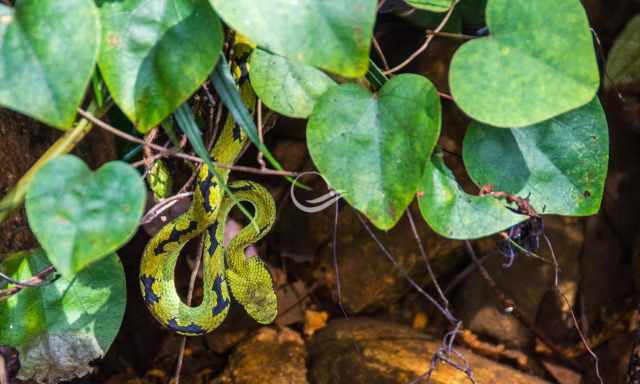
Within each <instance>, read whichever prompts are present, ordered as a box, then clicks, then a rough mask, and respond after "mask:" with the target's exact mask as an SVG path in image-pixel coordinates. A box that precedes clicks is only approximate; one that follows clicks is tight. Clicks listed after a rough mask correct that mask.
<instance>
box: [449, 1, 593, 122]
mask: <svg viewBox="0 0 640 384" xmlns="http://www.w3.org/2000/svg"><path fill="white" fill-rule="evenodd" d="M486 15H487V24H488V26H489V29H490V31H491V35H490V36H489V37H485V38H481V39H476V40H473V41H470V42H467V43H466V44H464V45H463V46H462V47H461V48H460V49H458V51H457V52H456V54H455V55H454V57H453V61H452V62H451V68H450V72H449V83H450V85H451V93H452V95H453V97H454V99H455V102H456V104H457V105H458V106H459V107H460V108H461V109H462V110H463V111H464V112H466V113H467V114H468V115H469V116H471V117H472V118H473V119H475V120H478V121H481V122H484V123H486V124H491V125H494V126H497V127H508V128H519V127H524V126H527V125H531V124H535V123H539V122H541V121H544V120H547V119H550V118H552V117H554V116H557V115H559V114H561V113H564V112H568V111H570V110H572V109H575V108H577V107H580V106H582V105H584V104H586V103H588V102H589V101H591V100H592V99H593V97H594V96H595V94H596V91H597V90H598V86H599V84H600V79H599V74H598V66H597V64H596V56H595V52H594V48H593V43H592V38H591V31H590V30H589V23H588V20H587V16H586V14H585V11H584V9H583V8H582V5H581V4H580V1H579V0H564V1H557V0H536V1H530V0H489V2H488V4H487V11H486Z"/></svg>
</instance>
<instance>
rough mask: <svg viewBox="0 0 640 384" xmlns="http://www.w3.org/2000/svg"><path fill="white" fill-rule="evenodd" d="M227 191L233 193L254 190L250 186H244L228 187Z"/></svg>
mask: <svg viewBox="0 0 640 384" xmlns="http://www.w3.org/2000/svg"><path fill="white" fill-rule="evenodd" d="M229 189H230V190H231V191H233V192H242V191H253V190H254V189H255V188H254V187H253V185H251V184H245V185H242V186H239V187H234V186H232V185H230V186H229Z"/></svg>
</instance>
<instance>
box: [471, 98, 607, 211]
mask: <svg viewBox="0 0 640 384" xmlns="http://www.w3.org/2000/svg"><path fill="white" fill-rule="evenodd" d="M463 157H464V164H465V167H466V169H467V172H468V173H469V175H470V176H471V178H472V179H473V181H474V182H475V183H476V184H477V185H478V186H482V185H485V184H491V185H493V189H494V190H495V191H504V192H508V193H511V194H515V195H519V196H521V197H527V196H529V198H530V201H531V204H532V206H533V207H534V208H535V209H536V210H537V211H538V212H539V213H548V214H559V215H570V216H585V215H592V214H594V213H596V212H598V210H599V209H600V202H601V200H602V194H603V191H604V181H605V178H606V176H607V165H608V160H609V131H608V128H607V120H606V117H605V115H604V111H603V110H602V106H601V105H600V102H599V101H598V99H597V98H596V99H594V100H593V101H592V102H591V103H589V104H587V105H585V106H584V107H581V108H579V109H576V110H574V111H571V112H567V113H565V114H563V115H560V116H558V117H555V118H553V119H551V120H547V121H545V122H543V123H540V124H536V125H533V126H531V127H526V128H518V129H504V128H495V127H491V126H488V125H485V124H481V123H472V124H471V126H470V127H469V129H468V131H467V133H466V135H465V137H464V146H463Z"/></svg>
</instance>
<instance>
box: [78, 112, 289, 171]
mask: <svg viewBox="0 0 640 384" xmlns="http://www.w3.org/2000/svg"><path fill="white" fill-rule="evenodd" d="M78 113H79V114H80V115H82V116H83V117H85V118H86V119H87V120H89V121H91V122H92V123H93V124H95V125H96V126H98V127H100V128H102V129H104V130H106V131H108V132H111V133H112V134H114V135H116V136H118V137H121V138H123V139H125V140H128V141H131V142H134V143H138V144H142V145H145V146H148V147H149V148H152V149H155V150H156V151H158V152H161V153H163V154H164V155H166V156H174V157H179V158H181V159H185V160H189V161H193V162H194V163H202V162H203V160H202V159H201V158H199V157H197V156H191V155H187V154H186V153H179V152H175V151H174V150H172V149H167V148H165V147H163V146H160V145H157V144H153V143H146V142H145V141H144V140H143V139H140V138H138V137H135V136H133V135H130V134H128V133H125V132H122V131H121V130H119V129H118V128H115V127H113V126H111V125H109V124H107V123H105V122H104V121H102V120H100V119H98V118H97V117H96V116H94V115H92V114H91V113H90V112H89V111H84V110H82V109H78ZM213 164H214V165H215V166H216V167H219V168H227V169H231V170H233V171H240V172H247V173H256V174H259V175H274V176H292V177H295V176H298V173H296V172H290V171H279V170H274V169H258V168H253V167H245V166H240V165H228V164H221V163H217V162H215V161H214V162H213Z"/></svg>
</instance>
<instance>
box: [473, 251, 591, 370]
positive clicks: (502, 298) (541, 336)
mask: <svg viewBox="0 0 640 384" xmlns="http://www.w3.org/2000/svg"><path fill="white" fill-rule="evenodd" d="M464 245H465V248H466V250H467V253H468V254H469V256H470V257H471V259H472V260H473V262H474V263H475V264H476V267H477V269H478V271H479V272H480V276H482V278H483V279H484V281H485V282H486V283H487V284H488V285H489V287H490V288H491V289H492V290H493V293H494V294H495V296H496V298H497V299H498V300H499V301H500V302H501V303H502V305H503V306H504V307H505V308H512V313H513V315H514V317H515V318H516V319H518V320H519V321H520V322H521V323H522V324H524V326H525V327H527V328H528V329H529V330H531V332H533V334H534V335H536V337H537V338H538V339H540V341H542V343H544V344H545V345H546V346H547V347H548V348H549V349H550V350H552V351H553V352H554V353H555V354H556V355H557V356H559V357H561V358H562V359H563V360H564V361H565V362H567V363H568V364H570V365H571V367H573V368H574V369H578V370H579V369H580V367H579V365H577V364H576V363H575V362H574V361H573V360H572V359H569V358H568V357H567V356H565V354H564V353H563V351H562V349H561V348H559V347H558V346H557V345H555V343H554V342H553V341H551V340H550V339H549V338H548V337H547V336H546V335H545V334H544V333H543V332H542V331H540V330H539V329H538V327H536V326H535V324H533V323H532V322H531V321H530V320H529V319H527V317H526V316H525V314H524V313H522V311H521V310H520V309H519V308H518V307H517V306H516V305H515V303H514V302H513V300H511V299H508V298H507V296H506V295H505V293H504V292H503V291H502V290H501V289H500V288H499V287H498V284H497V283H496V282H495V280H493V278H492V277H491V275H490V274H489V271H487V269H486V268H485V267H484V265H482V263H480V260H479V259H478V257H477V256H476V252H475V251H474V250H473V247H472V246H471V242H469V240H465V241H464Z"/></svg>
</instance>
